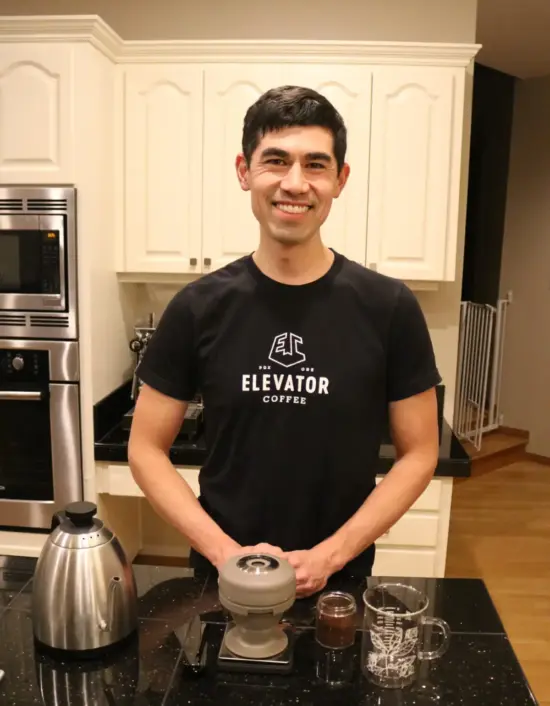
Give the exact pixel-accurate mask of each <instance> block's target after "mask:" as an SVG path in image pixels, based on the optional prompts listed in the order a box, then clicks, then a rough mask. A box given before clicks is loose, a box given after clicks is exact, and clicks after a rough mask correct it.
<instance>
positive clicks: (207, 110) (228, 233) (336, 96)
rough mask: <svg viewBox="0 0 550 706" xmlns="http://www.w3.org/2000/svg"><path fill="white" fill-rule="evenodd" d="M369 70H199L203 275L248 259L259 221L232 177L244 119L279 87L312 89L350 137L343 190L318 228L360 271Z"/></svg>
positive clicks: (245, 66)
mask: <svg viewBox="0 0 550 706" xmlns="http://www.w3.org/2000/svg"><path fill="white" fill-rule="evenodd" d="M370 76H371V71H370V69H369V68H368V67H363V66H336V65H323V66H309V65H306V64H281V65H277V64H264V65H256V64H252V65H251V64H232V65H223V66H216V65H212V66H208V67H207V68H206V69H205V102H204V153H203V155H204V156H203V175H204V181H203V184H204V186H203V203H204V210H203V221H202V250H203V271H205V272H206V271H208V270H209V269H215V268H217V267H222V266H224V265H226V264H228V263H229V262H231V261H232V260H235V259H236V258H238V257H241V256H243V255H246V254H248V253H250V252H252V251H253V250H254V249H255V248H256V246H257V244H258V237H259V230H258V228H259V227H258V222H257V221H256V219H255V217H254V215H253V213H252V210H251V205H250V194H249V193H248V192H243V191H242V190H241V188H240V186H239V183H238V181H237V176H236V173H235V157H236V155H237V153H238V152H240V151H241V150H242V129H243V119H244V116H245V113H246V111H247V109H248V107H249V106H250V105H252V104H253V103H254V102H255V101H256V100H257V99H258V98H259V97H260V95H261V94H262V93H264V92H265V91H267V90H268V89H269V88H272V87H274V86H279V85H283V84H294V85H300V86H307V87H308V88H314V89H315V90H317V91H319V92H320V93H322V94H323V95H325V96H327V98H329V100H331V101H332V102H333V104H334V105H335V107H336V109H337V110H339V111H340V113H341V114H342V116H343V118H344V120H345V122H346V125H347V127H348V131H349V146H348V152H347V155H346V158H347V159H348V160H349V161H350V162H351V163H352V165H354V167H353V168H352V173H351V176H350V179H349V180H348V184H347V185H346V187H345V189H344V191H343V193H342V194H341V196H340V197H339V198H338V199H337V200H335V201H334V203H333V207H332V210H331V213H330V215H329V217H328V219H327V221H326V222H325V224H324V225H323V227H322V234H323V239H324V242H325V243H326V244H327V245H328V246H330V247H333V248H335V249H336V250H338V251H340V252H342V253H345V254H346V255H347V256H348V257H350V258H351V259H354V260H356V261H358V262H361V263H362V264H364V262H365V248H366V237H365V231H366V218H367V200H366V198H365V194H366V193H367V174H368V170H367V169H365V168H364V166H365V163H366V162H368V160H366V155H368V147H369V115H370ZM361 163H363V168H361Z"/></svg>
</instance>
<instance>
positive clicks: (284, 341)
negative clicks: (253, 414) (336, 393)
mask: <svg viewBox="0 0 550 706" xmlns="http://www.w3.org/2000/svg"><path fill="white" fill-rule="evenodd" d="M303 342H304V340H303V338H301V337H300V336H297V335H296V334H295V333H280V334H278V335H277V336H275V338H274V339H273V343H272V344H271V350H270V352H269V356H268V357H269V360H270V361H271V362H272V363H277V365H281V366H282V367H283V368H291V367H294V366H296V365H300V363H304V361H305V359H306V356H305V353H303V351H302V350H301V348H300V346H301V345H302V344H303ZM258 370H260V371H261V372H257V373H244V374H243V375H242V378H241V390H242V391H243V392H247V393H248V392H251V393H260V395H261V396H260V399H261V401H262V402H263V403H264V404H297V405H305V404H307V402H308V399H309V398H311V397H317V396H319V395H321V396H324V395H328V394H329V379H328V378H327V377H324V376H319V375H316V374H314V373H315V369H314V368H313V367H311V366H307V367H306V366H304V365H302V366H301V367H300V368H298V369H296V370H295V371H293V372H279V373H277V372H275V371H274V372H268V371H271V365H258Z"/></svg>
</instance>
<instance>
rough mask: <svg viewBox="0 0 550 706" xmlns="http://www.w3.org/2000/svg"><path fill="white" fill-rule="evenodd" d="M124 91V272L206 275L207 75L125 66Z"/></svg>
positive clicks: (120, 153)
mask: <svg viewBox="0 0 550 706" xmlns="http://www.w3.org/2000/svg"><path fill="white" fill-rule="evenodd" d="M118 86H119V89H118V91H117V97H118V106H119V110H118V115H117V119H118V120H119V121H121V122H122V124H121V125H119V129H118V135H119V136H120V137H119V141H118V145H117V159H118V160H119V170H118V176H119V179H120V180H121V181H122V184H121V185H120V186H119V194H120V195H121V199H120V201H119V202H118V203H117V204H116V208H117V211H118V214H117V215H118V222H119V233H120V235H119V237H121V239H122V243H121V245H122V247H121V248H119V252H120V258H119V259H120V263H119V267H120V269H121V270H122V271H129V272H153V273H171V274H173V273H180V272H186V273H193V272H201V254H202V242H201V233H202V201H203V186H202V172H203V156H202V146H203V73H202V70H201V69H200V68H199V67H196V66H185V65H182V64H175V65H171V64H155V65H153V66H128V67H122V68H121V69H120V74H119V76H118Z"/></svg>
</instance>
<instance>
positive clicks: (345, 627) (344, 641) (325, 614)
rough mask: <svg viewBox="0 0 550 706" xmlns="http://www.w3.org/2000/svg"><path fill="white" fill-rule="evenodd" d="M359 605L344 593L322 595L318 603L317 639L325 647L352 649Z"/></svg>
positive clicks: (331, 592) (349, 595)
mask: <svg viewBox="0 0 550 706" xmlns="http://www.w3.org/2000/svg"><path fill="white" fill-rule="evenodd" d="M356 614H357V604H356V602H355V598H354V597H353V596H352V595H351V594H349V593H343V592H342V591H329V592H327V593H323V594H321V596H319V600H318V601H317V615H316V629H315V639H316V640H317V642H318V643H319V644H320V645H322V646H323V647H327V648H329V649H333V650H337V649H342V648H344V647H350V646H351V645H353V643H354V640H355V629H356Z"/></svg>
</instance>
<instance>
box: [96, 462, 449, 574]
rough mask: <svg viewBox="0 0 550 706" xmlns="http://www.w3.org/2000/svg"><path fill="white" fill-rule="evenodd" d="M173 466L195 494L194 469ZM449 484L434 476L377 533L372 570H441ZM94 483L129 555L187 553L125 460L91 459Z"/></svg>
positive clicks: (105, 514) (101, 514) (104, 515)
mask: <svg viewBox="0 0 550 706" xmlns="http://www.w3.org/2000/svg"><path fill="white" fill-rule="evenodd" d="M177 471H178V472H179V474H180V475H181V476H182V477H183V478H184V479H185V480H186V481H187V482H188V483H189V485H190V487H191V489H192V490H193V492H194V493H195V495H197V496H198V495H199V469H198V468H197V467H190V468H177ZM382 478H383V476H379V477H378V478H377V482H380V481H381V480H382ZM452 487H453V479H452V478H434V479H433V480H432V481H431V483H430V484H429V486H428V487H427V488H426V490H425V491H424V493H423V494H422V495H421V496H420V497H419V498H418V500H417V501H416V502H415V503H414V505H413V506H412V507H411V508H410V510H409V511H408V512H406V513H405V514H404V515H403V517H402V518H401V519H400V520H398V521H397V522H396V523H395V525H393V527H391V528H390V529H389V530H388V532H386V533H385V534H384V535H383V536H382V537H380V538H379V539H378V541H377V542H376V560H375V563H374V567H373V574H374V575H375V576H419V577H443V576H444V575H445V563H446V559H447V542H448V535H449V521H450V515H451V499H452ZM96 489H97V504H98V515H99V517H101V519H102V520H104V521H105V522H106V523H107V525H108V526H109V527H110V528H111V529H112V530H113V531H114V532H115V533H116V534H117V536H118V537H119V538H120V541H121V542H122V545H123V547H124V549H125V551H126V552H127V554H128V558H129V559H131V560H133V559H134V558H135V557H136V556H137V555H138V554H142V555H147V556H149V557H155V556H159V557H161V556H162V557H167V556H169V557H181V558H184V557H186V556H188V555H189V545H188V544H187V543H186V541H185V539H184V538H183V537H182V536H181V534H179V533H178V532H177V531H176V530H175V529H173V528H172V527H171V526H169V525H168V524H167V523H166V522H164V521H163V520H162V519H161V518H159V517H158V515H157V514H156V513H155V512H154V510H153V509H152V508H151V507H150V505H149V503H148V502H147V500H146V499H145V498H144V496H143V492H142V491H141V489H140V488H139V486H138V485H137V484H136V482H135V481H134V479H133V476H132V473H131V471H130V468H129V466H128V465H127V464H123V463H97V465H96Z"/></svg>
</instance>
